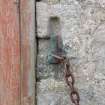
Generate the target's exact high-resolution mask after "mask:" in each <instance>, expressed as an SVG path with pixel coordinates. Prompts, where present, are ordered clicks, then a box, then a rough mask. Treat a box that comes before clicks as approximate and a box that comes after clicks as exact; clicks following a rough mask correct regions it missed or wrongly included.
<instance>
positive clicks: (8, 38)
mask: <svg viewBox="0 0 105 105" xmlns="http://www.w3.org/2000/svg"><path fill="white" fill-rule="evenodd" d="M13 2H14V0H0V105H19V104H20V46H19V42H20V41H19V39H20V38H19V19H18V17H19V16H18V14H17V7H16V6H15V5H14V3H13Z"/></svg>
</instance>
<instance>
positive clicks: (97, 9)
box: [37, 0, 105, 105]
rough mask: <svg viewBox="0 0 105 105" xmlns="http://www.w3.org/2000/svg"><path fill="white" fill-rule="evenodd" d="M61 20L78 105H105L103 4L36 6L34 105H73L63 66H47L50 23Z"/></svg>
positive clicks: (74, 0)
mask: <svg viewBox="0 0 105 105" xmlns="http://www.w3.org/2000/svg"><path fill="white" fill-rule="evenodd" d="M51 17H58V18H59V19H60V25H61V30H60V34H61V35H62V39H63V44H64V48H65V50H66V52H67V56H68V57H69V58H70V62H71V64H72V67H73V73H74V75H75V78H76V87H77V88H78V89H79V93H80V98H81V101H80V105H105V99H104V97H105V0H52V1H51V0H42V1H41V2H37V23H38V36H37V37H38V56H37V105H72V103H71V101H70V98H69V94H68V93H69V90H68V87H67V85H66V84H65V82H64V77H63V67H62V65H51V64H50V65H49V64H48V63H47V56H48V50H49V44H50V34H49V20H50V18H51Z"/></svg>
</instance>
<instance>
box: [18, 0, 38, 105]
mask: <svg viewBox="0 0 105 105" xmlns="http://www.w3.org/2000/svg"><path fill="white" fill-rule="evenodd" d="M20 11H21V60H22V62H21V63H22V75H21V103H22V105H35V51H36V50H35V49H36V44H35V3H34V0H20Z"/></svg>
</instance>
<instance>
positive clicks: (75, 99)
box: [70, 90, 80, 105]
mask: <svg viewBox="0 0 105 105" xmlns="http://www.w3.org/2000/svg"><path fill="white" fill-rule="evenodd" d="M70 96H71V100H72V102H73V103H75V104H76V105H77V104H78V103H79V101H80V97H79V93H78V91H77V90H73V91H72V92H71V94H70Z"/></svg>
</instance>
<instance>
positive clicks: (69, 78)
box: [52, 55, 80, 105]
mask: <svg viewBox="0 0 105 105" xmlns="http://www.w3.org/2000/svg"><path fill="white" fill-rule="evenodd" d="M52 56H54V57H55V58H56V59H57V60H58V63H62V64H64V76H65V81H66V83H67V85H68V86H69V88H70V91H71V92H70V98H71V101H72V103H74V105H80V104H79V102H80V96H79V93H78V90H77V89H76V88H75V86H74V84H75V78H74V75H73V73H72V70H71V64H70V62H69V59H68V58H66V57H65V56H58V55H52Z"/></svg>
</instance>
